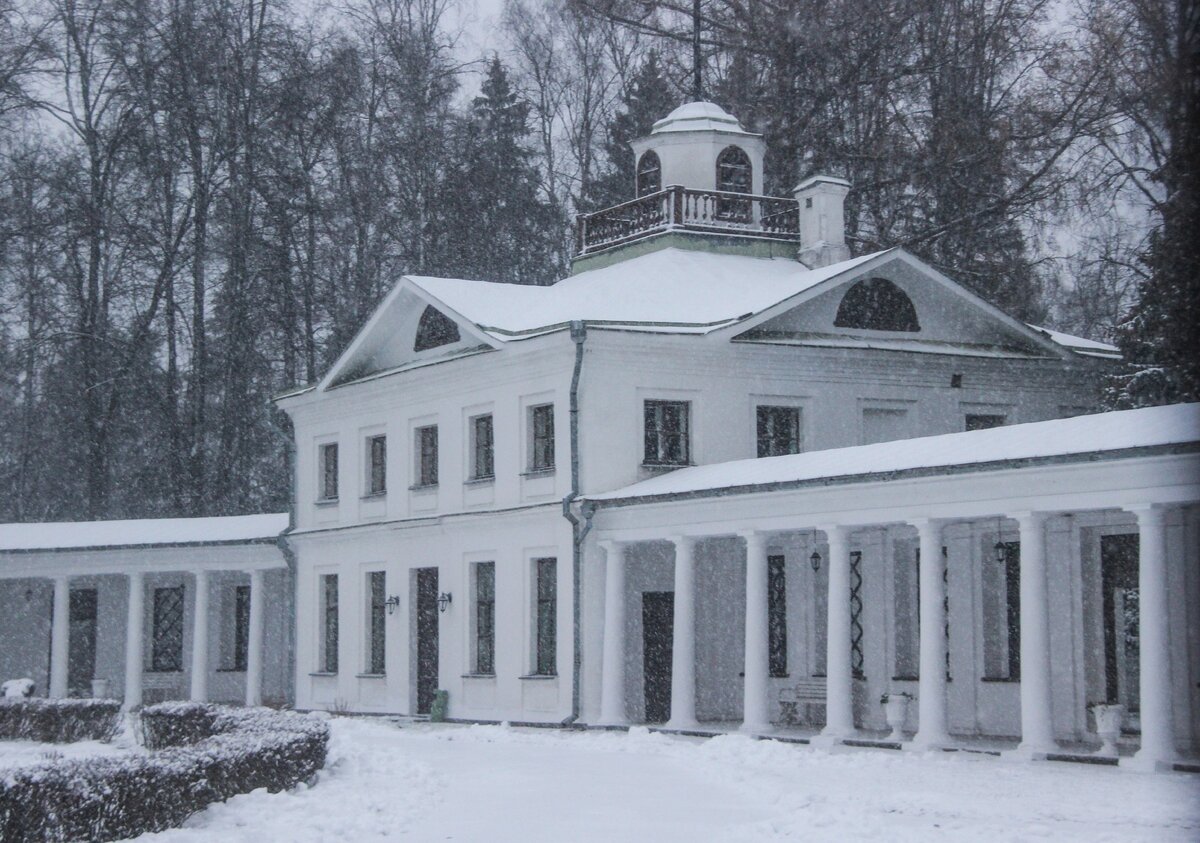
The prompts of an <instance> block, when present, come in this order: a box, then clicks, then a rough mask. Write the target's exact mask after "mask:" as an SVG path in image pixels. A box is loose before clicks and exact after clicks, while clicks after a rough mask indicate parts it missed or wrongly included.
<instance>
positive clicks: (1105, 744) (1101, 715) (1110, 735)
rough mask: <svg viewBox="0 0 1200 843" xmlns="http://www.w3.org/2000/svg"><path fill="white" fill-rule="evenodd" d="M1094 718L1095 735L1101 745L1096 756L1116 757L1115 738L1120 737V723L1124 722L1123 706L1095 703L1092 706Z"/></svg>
mask: <svg viewBox="0 0 1200 843" xmlns="http://www.w3.org/2000/svg"><path fill="white" fill-rule="evenodd" d="M1092 714H1093V715H1094V716H1095V718H1096V734H1097V735H1099V736H1100V740H1101V741H1102V744H1101V746H1100V751H1099V752H1098V753H1097V754H1098V755H1116V754H1117V738H1119V737H1121V723H1122V722H1124V720H1125V706H1123V705H1117V704H1111V705H1109V704H1104V703H1097V704H1096V705H1094V706H1092Z"/></svg>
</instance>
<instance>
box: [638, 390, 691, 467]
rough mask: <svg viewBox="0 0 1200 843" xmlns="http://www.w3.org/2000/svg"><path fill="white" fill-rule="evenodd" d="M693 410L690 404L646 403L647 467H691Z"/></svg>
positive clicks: (672, 402) (682, 402) (645, 460)
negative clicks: (689, 425) (689, 438)
mask: <svg viewBox="0 0 1200 843" xmlns="http://www.w3.org/2000/svg"><path fill="white" fill-rule="evenodd" d="M690 408H691V404H690V403H689V402H687V401H647V402H646V403H645V411H644V412H645V434H646V436H645V438H646V453H645V459H644V462H645V464H646V465H687V464H688V463H689V462H690V461H691V453H690V447H689V442H688V434H689V430H688V416H689V410H690Z"/></svg>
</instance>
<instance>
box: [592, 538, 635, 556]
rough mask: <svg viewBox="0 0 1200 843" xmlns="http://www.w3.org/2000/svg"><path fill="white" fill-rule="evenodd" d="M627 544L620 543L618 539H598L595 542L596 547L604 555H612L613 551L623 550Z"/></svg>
mask: <svg viewBox="0 0 1200 843" xmlns="http://www.w3.org/2000/svg"><path fill="white" fill-rule="evenodd" d="M627 544H629V542H624V541H620V540H619V539H600V540H599V541H597V542H596V547H598V548H600V549H601V550H603V551H604V552H605V553H612V552H613V551H619V550H624V549H625V545H627Z"/></svg>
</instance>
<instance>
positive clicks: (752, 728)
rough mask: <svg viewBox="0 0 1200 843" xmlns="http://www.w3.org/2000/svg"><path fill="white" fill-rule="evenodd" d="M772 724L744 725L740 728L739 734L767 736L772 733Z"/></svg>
mask: <svg viewBox="0 0 1200 843" xmlns="http://www.w3.org/2000/svg"><path fill="white" fill-rule="evenodd" d="M771 728H772V727H771V724H770V723H743V724H742V725H741V726H739V727H738V733H739V734H742V735H751V736H755V735H765V734H767V733H768V732H770V731H771Z"/></svg>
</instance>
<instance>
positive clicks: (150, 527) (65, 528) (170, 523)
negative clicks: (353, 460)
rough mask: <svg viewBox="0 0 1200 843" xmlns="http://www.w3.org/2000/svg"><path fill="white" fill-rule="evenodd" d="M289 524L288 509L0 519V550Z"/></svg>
mask: <svg viewBox="0 0 1200 843" xmlns="http://www.w3.org/2000/svg"><path fill="white" fill-rule="evenodd" d="M287 527H288V514H287V513H286V512H272V513H268V514H266V515H229V516H219V517H212V518H141V519H136V520H130V521H56V522H41V523H29V524H0V553H2V552H4V551H6V550H76V549H81V548H88V547H136V546H138V545H167V544H214V543H217V542H249V541H262V540H265V539H274V538H276V537H278V536H279V534H280V533H282V532H283V531H284V530H286V529H287Z"/></svg>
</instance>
